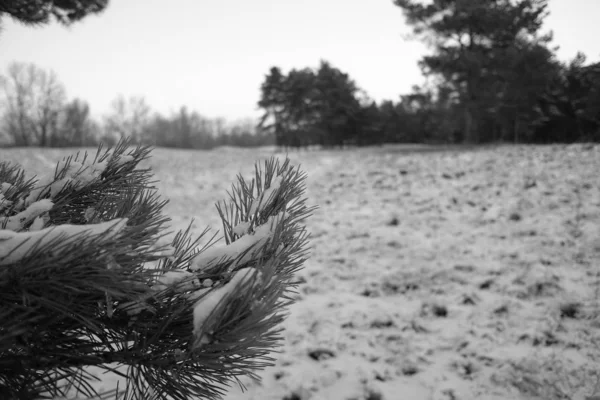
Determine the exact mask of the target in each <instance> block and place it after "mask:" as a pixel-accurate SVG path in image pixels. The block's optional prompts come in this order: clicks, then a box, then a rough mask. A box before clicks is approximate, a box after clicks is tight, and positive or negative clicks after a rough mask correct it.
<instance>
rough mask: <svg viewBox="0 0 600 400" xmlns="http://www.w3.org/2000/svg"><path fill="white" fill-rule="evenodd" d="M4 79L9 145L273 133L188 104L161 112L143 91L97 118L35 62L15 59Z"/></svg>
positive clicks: (162, 141) (209, 143)
mask: <svg viewBox="0 0 600 400" xmlns="http://www.w3.org/2000/svg"><path fill="white" fill-rule="evenodd" d="M0 84H1V87H2V88H3V91H2V93H1V94H2V95H3V98H2V103H1V111H2V113H1V118H0V133H1V134H2V137H3V144H4V145H5V146H6V145H12V146H41V147H69V146H96V145H97V144H98V143H99V142H104V143H107V144H114V143H116V142H117V141H118V140H119V139H120V138H123V137H125V136H129V137H131V138H132V140H133V142H136V143H147V144H153V145H156V146H161V147H181V148H195V149H211V148H214V147H218V146H224V145H229V146H245V147H247V146H264V145H269V144H272V143H273V138H272V137H271V135H269V134H267V133H263V132H258V131H257V129H256V126H255V125H256V124H255V122H254V121H253V120H251V119H245V120H240V121H233V122H228V121H226V120H225V119H224V118H207V117H204V116H202V115H201V114H199V113H198V112H197V111H193V110H189V109H188V108H187V107H185V106H182V107H181V108H180V109H179V110H178V111H177V112H173V113H172V114H171V115H163V114H161V113H158V112H153V111H152V109H151V108H150V106H149V105H148V103H147V102H146V100H145V99H144V97H142V96H130V97H125V96H123V95H119V96H117V97H116V98H115V99H114V100H113V102H112V103H111V105H110V110H109V112H108V113H107V114H106V115H104V116H103V117H102V118H101V119H100V120H98V119H96V118H93V117H92V114H91V111H90V106H89V104H88V103H87V102H86V101H85V100H82V99H77V98H76V99H71V100H69V99H67V96H66V90H65V87H64V85H63V84H62V83H61V82H60V81H59V79H58V77H57V75H56V74H55V73H54V72H53V71H51V70H50V71H48V70H44V69H42V68H40V67H38V66H36V65H35V64H31V63H29V64H26V63H18V62H14V63H11V64H10V66H9V67H8V69H7V73H6V74H5V75H1V76H0Z"/></svg>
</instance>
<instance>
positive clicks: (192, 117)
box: [0, 0, 600, 149]
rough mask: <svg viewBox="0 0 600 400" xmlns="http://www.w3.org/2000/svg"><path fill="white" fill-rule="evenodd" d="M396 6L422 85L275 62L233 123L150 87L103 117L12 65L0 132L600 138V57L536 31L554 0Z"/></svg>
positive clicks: (62, 138)
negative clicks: (151, 100)
mask: <svg viewBox="0 0 600 400" xmlns="http://www.w3.org/2000/svg"><path fill="white" fill-rule="evenodd" d="M100 3H102V2H100V0H97V2H96V1H94V2H93V4H96V5H98V4H100ZM394 5H395V6H397V7H400V8H401V9H402V11H403V14H404V17H405V19H406V22H407V24H408V25H409V26H410V27H412V38H413V39H415V40H422V41H424V42H425V43H427V44H428V45H429V47H430V49H431V52H430V54H427V55H425V56H424V57H423V58H422V59H421V60H420V61H419V66H420V68H421V70H422V73H423V75H424V77H425V78H426V83H425V84H423V85H420V86H417V85H415V86H414V87H413V89H412V91H411V92H410V93H406V94H402V95H400V96H399V97H398V99H395V100H384V101H380V102H376V101H373V100H372V99H370V98H369V96H368V94H367V93H366V92H365V91H364V90H363V89H361V88H360V87H359V86H358V84H357V83H356V82H355V81H354V80H353V79H352V78H351V77H350V76H349V75H348V74H347V73H345V72H343V71H342V70H341V69H339V68H337V67H335V66H333V65H332V64H331V63H329V62H328V61H326V60H322V61H321V62H320V64H319V65H318V66H317V67H316V68H310V67H305V68H294V69H291V70H290V71H282V70H281V68H279V67H277V66H274V67H272V68H270V69H269V71H268V72H267V74H266V75H265V76H264V80H263V82H262V85H261V89H260V94H259V100H258V107H259V108H260V109H261V110H262V112H263V115H262V117H261V118H260V120H259V121H253V120H250V119H247V120H243V121H237V122H234V123H228V122H227V121H225V120H223V119H222V118H213V119H210V118H205V117H203V116H202V115H200V114H199V113H198V112H196V111H191V110H188V108H186V107H181V108H180V109H179V110H178V111H177V112H174V113H172V114H171V115H168V116H164V115H161V114H158V113H152V112H151V110H150V107H149V106H148V104H147V103H146V102H145V100H144V98H143V97H130V98H124V97H123V96H120V97H118V98H116V99H115V101H114V102H113V104H112V105H111V111H110V112H109V114H107V115H106V116H105V117H104V118H103V119H102V120H101V121H100V122H98V121H96V120H94V119H93V118H91V116H90V110H89V106H88V105H87V103H86V102H85V101H83V100H79V99H74V100H71V101H66V96H65V90H64V87H63V86H62V85H61V84H60V82H59V81H58V79H57V77H56V75H55V74H54V73H52V72H51V71H44V70H41V69H40V68H38V67H36V66H35V65H26V64H19V63H13V64H12V65H11V66H10V67H9V68H8V71H7V74H6V75H5V76H3V77H2V78H0V79H1V82H2V88H3V89H4V90H3V94H4V98H3V100H2V103H0V104H1V106H2V109H1V111H2V114H1V115H0V117H1V119H0V133H3V134H4V136H5V137H7V138H8V139H9V142H10V143H12V144H15V145H37V146H70V145H77V146H80V145H93V144H96V143H97V142H98V141H100V140H102V141H108V142H114V141H115V140H117V139H118V138H119V137H121V136H131V137H132V138H133V139H134V140H136V141H138V142H146V143H152V144H155V145H157V146H167V147H185V148H201V149H208V148H212V147H215V146H219V145H232V146H261V145H269V144H277V145H278V146H283V147H286V148H302V147H309V146H315V145H318V146H322V147H336V146H337V147H343V146H349V145H351V146H365V145H376V144H383V143H489V142H513V143H550V142H575V141H600V63H588V62H587V61H586V57H585V55H583V54H581V53H579V54H578V55H577V56H576V57H575V58H574V59H573V60H570V61H568V62H561V61H559V60H558V58H557V56H556V50H557V48H555V47H552V44H551V42H552V35H551V34H542V32H541V31H542V27H543V21H544V19H545V17H546V16H547V15H548V10H547V9H548V1H547V0H485V1H484V0H432V1H431V2H428V3H426V4H425V3H423V2H421V1H418V0H395V1H394ZM1 11H2V10H0V12H1ZM74 15H75V14H74ZM77 15H78V14H77ZM77 15H76V16H77ZM1 94H2V93H0V95H1Z"/></svg>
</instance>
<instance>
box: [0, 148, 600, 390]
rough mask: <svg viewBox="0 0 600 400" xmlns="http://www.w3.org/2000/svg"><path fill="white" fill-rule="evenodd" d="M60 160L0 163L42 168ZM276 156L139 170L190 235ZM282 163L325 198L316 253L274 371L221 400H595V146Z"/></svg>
mask: <svg viewBox="0 0 600 400" xmlns="http://www.w3.org/2000/svg"><path fill="white" fill-rule="evenodd" d="M65 154H69V152H68V151H66V150H43V151H40V150H35V151H32V150H0V160H2V159H4V160H7V159H8V160H16V161H21V162H22V164H24V166H25V167H26V168H27V169H28V170H29V171H38V172H40V171H43V170H44V169H45V168H48V166H51V165H53V163H54V162H55V161H57V160H58V159H59V158H62V156H64V155H65ZM272 154H274V150H273V149H260V150H241V149H232V148H224V149H219V150H215V151H210V152H201V151H182V150H179V151H176V150H164V149H158V150H155V151H154V153H153V158H152V159H151V160H150V162H149V164H150V165H151V166H152V167H153V169H154V170H155V171H156V176H157V178H158V179H160V183H159V184H158V187H159V188H160V190H161V192H162V193H163V194H164V195H165V196H167V197H168V198H170V200H171V203H170V204H169V206H168V207H167V210H166V212H167V213H169V215H170V216H171V217H172V218H173V224H174V227H175V228H185V227H186V226H187V224H188V223H189V221H190V220H191V219H192V218H193V219H195V220H196V223H195V229H197V232H198V233H199V232H200V231H201V230H202V229H203V228H204V226H205V225H211V226H213V227H214V228H215V229H220V223H219V218H218V216H217V213H216V209H215V207H214V203H215V201H217V200H220V199H224V198H226V194H225V192H226V190H228V189H229V188H230V185H231V182H232V181H233V180H234V178H235V176H236V174H237V173H238V172H241V173H242V174H243V175H245V176H250V174H251V173H252V172H253V169H252V168H253V163H254V161H255V160H261V159H264V158H266V157H269V156H271V155H272ZM276 154H277V155H278V156H280V157H282V158H283V157H284V156H285V155H284V154H282V153H276ZM290 158H291V159H292V161H293V163H300V164H301V165H302V167H303V169H304V170H305V171H307V172H308V196H309V199H310V204H313V205H318V206H319V207H320V208H319V210H318V211H317V212H316V213H315V215H314V216H313V217H312V218H311V219H310V221H309V230H310V231H311V232H312V235H313V239H312V241H311V243H312V246H313V251H312V257H311V259H310V260H309V262H308V263H307V265H306V268H305V270H304V271H302V272H301V276H302V278H303V279H304V281H305V283H304V284H303V285H302V287H301V294H300V295H299V298H298V302H297V303H296V304H295V305H294V306H293V308H292V309H291V313H290V317H289V319H288V320H287V322H286V324H285V327H286V333H285V343H284V347H283V348H282V350H283V353H282V354H280V355H278V361H277V365H276V366H274V367H272V368H269V369H267V370H265V371H264V373H263V374H262V377H263V381H262V383H261V384H257V383H252V382H246V383H247V391H246V392H242V391H240V390H239V389H237V388H236V387H234V388H233V389H232V390H231V392H230V394H229V395H228V396H227V398H226V399H227V400H263V399H264V400H271V399H272V400H307V399H312V400H317V399H319V400H337V399H340V400H378V399H385V400H402V399H407V400H430V399H431V400H470V399H485V400H494V399H536V398H539V399H545V400H552V399H573V400H586V399H596V400H597V399H600V397H596V396H600V383H599V380H600V373H599V372H598V367H597V366H598V365H599V364H598V362H599V361H600V317H599V316H600V312H599V310H600V308H599V307H600V306H598V298H599V297H600V296H599V293H600V292H599V291H600V280H599V279H600V176H599V175H598V173H599V171H600V146H595V147H594V146H589V145H588V146H586V145H576V146H546V147H531V146H530V147H525V146H521V147H496V148H483V149H477V150H473V149H472V150H460V149H447V150H445V151H423V149H420V148H419V147H416V148H407V147H384V148H376V149H360V150H346V151H311V152H293V153H290ZM24 160H26V161H24ZM596 386H598V387H596ZM560 396H562V397H560Z"/></svg>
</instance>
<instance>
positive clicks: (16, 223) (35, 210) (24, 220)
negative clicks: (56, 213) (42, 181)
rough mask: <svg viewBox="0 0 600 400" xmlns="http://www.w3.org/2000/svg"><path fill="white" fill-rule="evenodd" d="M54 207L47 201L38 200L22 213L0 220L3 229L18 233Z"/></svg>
mask: <svg viewBox="0 0 600 400" xmlns="http://www.w3.org/2000/svg"><path fill="white" fill-rule="evenodd" d="M52 207H54V203H52V201H50V200H49V199H42V200H38V201H36V202H35V203H32V204H30V205H29V206H28V207H27V208H26V209H25V210H24V211H21V212H20V213H18V214H15V215H13V216H12V217H6V218H3V219H1V220H0V222H2V224H1V225H0V226H4V227H5V229H8V230H11V231H20V230H21V229H23V228H24V227H25V225H27V224H28V223H29V222H31V221H32V220H34V219H36V218H37V217H38V216H40V215H42V214H44V213H46V212H48V211H50V210H51V209H52Z"/></svg>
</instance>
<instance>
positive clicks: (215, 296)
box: [193, 268, 260, 348]
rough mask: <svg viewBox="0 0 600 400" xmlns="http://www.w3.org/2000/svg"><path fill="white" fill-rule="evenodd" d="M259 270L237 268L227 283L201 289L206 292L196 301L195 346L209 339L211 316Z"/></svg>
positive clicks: (194, 313)
mask: <svg viewBox="0 0 600 400" xmlns="http://www.w3.org/2000/svg"><path fill="white" fill-rule="evenodd" d="M257 272H258V271H257V270H256V269H255V268H242V269H239V270H237V271H236V272H235V273H234V274H233V276H232V277H231V280H230V281H229V282H227V283H226V284H225V285H223V286H219V287H217V288H213V289H208V290H207V289H201V290H202V292H203V293H206V294H205V295H204V296H202V297H201V298H200V299H199V300H197V301H196V303H195V304H194V312H193V318H194V320H193V326H194V330H193V335H194V342H195V345H194V347H195V348H197V347H199V346H201V345H202V344H204V343H207V341H208V338H207V336H206V335H207V334H210V321H209V318H210V317H211V316H213V315H215V314H218V313H219V312H220V311H221V307H222V306H225V305H226V304H227V302H228V298H229V296H231V295H232V294H234V293H236V292H239V291H240V289H242V288H243V287H244V285H245V284H247V283H248V282H250V281H251V280H252V279H253V278H254V277H255V276H260V273H259V274H258V275H257Z"/></svg>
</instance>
